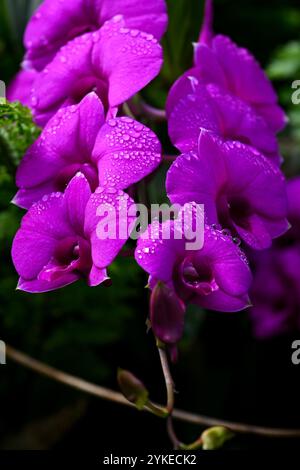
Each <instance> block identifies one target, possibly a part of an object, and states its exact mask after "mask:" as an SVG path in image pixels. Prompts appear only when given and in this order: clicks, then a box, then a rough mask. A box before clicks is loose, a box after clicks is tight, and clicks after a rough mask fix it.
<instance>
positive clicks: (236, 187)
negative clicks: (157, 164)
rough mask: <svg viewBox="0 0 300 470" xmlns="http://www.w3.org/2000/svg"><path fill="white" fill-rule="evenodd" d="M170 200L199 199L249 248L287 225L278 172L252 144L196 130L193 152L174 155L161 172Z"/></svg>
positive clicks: (283, 188)
mask: <svg viewBox="0 0 300 470" xmlns="http://www.w3.org/2000/svg"><path fill="white" fill-rule="evenodd" d="M166 187H167V193H168V196H169V198H170V200H171V202H172V203H178V204H185V203H187V202H189V201H195V202H197V203H199V204H204V208H205V214H206V217H207V219H208V222H209V223H210V224H220V226H222V227H223V228H227V229H229V230H231V231H232V233H233V234H236V235H238V236H239V237H240V238H241V239H243V240H244V241H245V243H247V244H248V245H249V246H251V247H252V248H253V249H257V250H260V249H265V248H268V247H270V246H271V243H272V239H273V238H276V237H279V236H280V235H282V234H283V233H284V232H286V230H287V229H288V227H289V224H288V221H287V218H286V217H287V194H286V185H285V180H284V176H283V174H282V173H281V172H280V170H279V169H278V168H277V167H276V166H275V165H273V164H272V163H271V162H269V161H268V159H267V158H265V157H264V156H263V155H262V154H260V153H259V152H258V151H257V150H256V149H254V148H253V147H250V146H247V145H245V144H242V143H241V142H237V141H223V140H222V139H220V138H219V137H218V136H216V135H215V134H213V133H211V132H208V131H206V130H202V132H201V134H200V138H199V147H198V151H197V152H189V153H186V154H182V155H181V156H179V157H178V158H177V159H176V160H175V162H174V163H173V164H172V166H171V167H170V169H169V172H168V175H167V182H166Z"/></svg>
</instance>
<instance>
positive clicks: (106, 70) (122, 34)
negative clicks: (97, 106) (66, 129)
mask: <svg viewBox="0 0 300 470" xmlns="http://www.w3.org/2000/svg"><path fill="white" fill-rule="evenodd" d="M161 65H162V49H161V47H160V45H159V44H158V42H157V40H156V39H154V38H153V36H152V35H149V34H147V33H142V32H140V31H137V30H129V29H127V28H125V26H124V21H123V19H122V17H119V16H116V17H114V19H112V20H111V21H107V22H106V23H105V24H104V26H103V27H102V28H101V29H100V30H99V31H96V32H94V33H87V34H84V35H82V36H80V37H78V38H76V39H73V40H72V41H70V42H69V43H68V44H67V45H66V46H64V47H62V48H61V49H60V51H59V52H58V53H57V55H56V56H55V58H54V59H53V61H52V62H51V63H50V64H48V65H47V67H46V68H45V69H44V70H43V72H41V73H40V75H39V76H38V78H37V80H36V81H35V83H34V87H33V89H32V107H33V111H34V115H35V119H36V122H37V123H39V124H40V125H45V123H46V122H47V121H48V120H49V119H50V118H51V116H53V114H55V112H56V111H57V110H58V109H59V108H61V107H65V106H67V105H68V104H75V103H77V102H79V101H80V99H82V98H83V97H84V96H85V95H86V94H87V93H89V92H90V91H91V90H95V91H96V93H97V94H98V96H99V97H100V98H101V100H102V101H103V103H104V104H105V106H107V107H108V108H113V107H115V106H118V105H119V104H121V103H123V102H124V101H126V100H127V99H129V98H130V97H131V96H132V95H134V94H135V93H136V92H138V91H139V90H140V89H141V88H143V87H144V86H146V85H147V84H148V83H149V82H150V81H151V80H152V79H153V78H154V77H155V76H156V75H157V74H158V72H159V70H160V67H161ZM141 68H142V69H143V73H142V74H141V73H140V69H141Z"/></svg>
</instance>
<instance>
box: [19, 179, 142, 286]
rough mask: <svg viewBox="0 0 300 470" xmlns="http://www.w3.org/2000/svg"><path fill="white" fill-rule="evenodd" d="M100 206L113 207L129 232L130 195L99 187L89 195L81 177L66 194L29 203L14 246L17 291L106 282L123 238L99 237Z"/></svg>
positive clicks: (46, 196)
mask: <svg viewBox="0 0 300 470" xmlns="http://www.w3.org/2000/svg"><path fill="white" fill-rule="evenodd" d="M101 204H109V205H110V206H111V207H113V208H115V210H116V214H118V217H117V219H116V224H117V227H116V228H118V226H119V225H120V224H124V223H126V224H127V226H128V227H129V228H130V227H131V224H133V223H134V221H135V214H134V209H135V206H134V202H133V201H132V199H130V197H129V196H128V194H126V193H123V192H122V191H121V190H116V189H112V188H107V189H105V188H97V190H96V192H95V193H94V194H92V193H91V188H90V185H89V183H88V181H87V179H86V178H85V176H84V175H83V174H82V173H77V174H76V175H75V176H74V178H73V179H72V180H71V182H70V183H69V184H68V186H67V188H66V190H65V192H64V193H61V192H56V193H52V194H49V195H45V196H44V197H43V198H42V199H41V200H40V201H39V202H37V203H35V204H33V205H32V207H31V208H30V210H29V211H28V212H27V214H26V215H25V216H24V217H23V220H22V223H21V227H20V229H19V230H18V232H17V234H16V236H15V239H14V241H13V246H12V258H13V262H14V265H15V267H16V270H17V272H18V274H19V276H20V280H19V284H18V288H19V289H21V290H24V291H27V292H32V293H38V292H47V291H51V290H53V289H58V288H60V287H63V286H66V285H68V284H71V283H73V282H75V281H77V280H78V279H80V278H82V277H84V278H86V279H87V282H88V284H89V285H90V286H97V285H99V284H101V283H102V282H104V281H105V280H107V279H108V275H107V267H108V266H109V265H110V263H111V262H112V261H113V260H114V258H115V257H116V256H117V254H118V252H119V251H120V249H121V248H122V246H123V245H124V243H125V242H126V238H122V237H118V236H117V237H116V238H115V239H108V238H107V239H104V238H103V239H101V238H99V237H98V235H97V225H98V223H99V222H100V221H101V220H103V215H102V214H98V212H97V208H98V207H99V206H100V205H101ZM124 206H125V209H126V210H124ZM121 207H122V210H121V211H120V208H121ZM129 214H133V215H129ZM124 218H125V219H126V220H124ZM116 233H117V234H118V233H119V231H118V230H116Z"/></svg>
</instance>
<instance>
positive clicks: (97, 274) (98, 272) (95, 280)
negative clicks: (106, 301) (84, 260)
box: [88, 264, 109, 287]
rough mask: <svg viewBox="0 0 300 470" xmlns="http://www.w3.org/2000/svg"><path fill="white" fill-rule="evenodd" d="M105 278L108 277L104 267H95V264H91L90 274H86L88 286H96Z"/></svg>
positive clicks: (105, 279) (107, 278)
mask: <svg viewBox="0 0 300 470" xmlns="http://www.w3.org/2000/svg"><path fill="white" fill-rule="evenodd" d="M107 280H109V277H108V275H107V271H106V269H101V268H97V266H95V265H94V264H93V266H92V269H91V271H90V274H89V276H88V284H89V286H90V287H94V286H98V285H99V284H102V282H105V281H107Z"/></svg>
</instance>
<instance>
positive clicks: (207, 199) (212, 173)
mask: <svg viewBox="0 0 300 470" xmlns="http://www.w3.org/2000/svg"><path fill="white" fill-rule="evenodd" d="M205 155H209V158H202V159H200V158H199V156H198V155H197V154H196V153H193V152H190V153H187V154H182V155H180V156H179V157H177V159H176V160H175V162H174V163H173V164H172V165H171V167H170V169H169V171H168V174H167V180H166V189H167V194H168V197H169V198H170V200H171V202H172V203H173V204H174V203H178V204H182V205H183V204H185V203H187V202H190V201H195V202H197V203H199V204H204V211H205V215H206V217H207V219H208V220H209V222H210V223H212V224H213V223H216V222H217V211H216V204H215V201H216V198H217V193H218V189H219V187H220V186H221V185H222V184H223V182H225V181H226V170H225V166H224V165H223V164H222V160H218V161H219V162H220V164H219V165H218V171H216V170H215V168H214V165H213V163H212V159H213V158H214V157H216V153H211V152H209V153H208V154H206V152H205Z"/></svg>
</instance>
